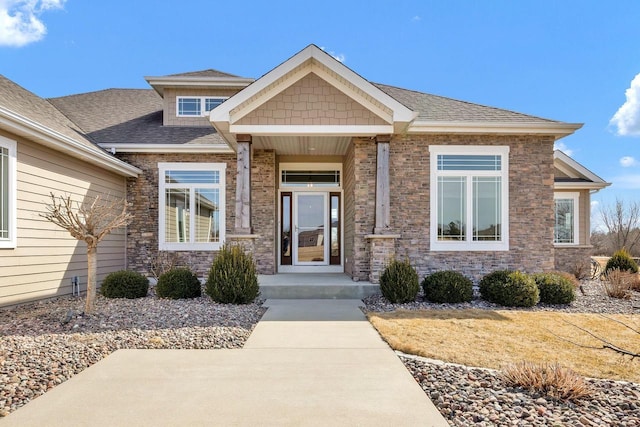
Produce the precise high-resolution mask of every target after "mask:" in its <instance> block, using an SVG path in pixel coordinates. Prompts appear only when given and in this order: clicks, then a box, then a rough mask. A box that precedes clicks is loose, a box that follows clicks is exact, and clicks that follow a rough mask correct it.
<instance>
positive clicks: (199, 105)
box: [176, 96, 227, 117]
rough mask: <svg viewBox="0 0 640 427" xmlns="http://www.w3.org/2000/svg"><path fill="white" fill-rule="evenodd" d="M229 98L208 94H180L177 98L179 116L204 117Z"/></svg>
mask: <svg viewBox="0 0 640 427" xmlns="http://www.w3.org/2000/svg"><path fill="white" fill-rule="evenodd" d="M226 99H227V98H224V97H215V98H213V97H206V96H179V97H177V99H176V104H177V105H176V113H177V116H178V117H203V116H205V115H206V113H208V112H209V111H211V110H213V109H214V108H216V107H217V106H218V105H220V104H222V103H223V102H224V101H225V100H226Z"/></svg>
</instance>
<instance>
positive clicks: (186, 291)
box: [156, 268, 202, 299]
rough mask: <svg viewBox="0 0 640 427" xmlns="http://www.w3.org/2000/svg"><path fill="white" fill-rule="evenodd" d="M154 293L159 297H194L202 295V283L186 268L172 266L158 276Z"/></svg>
mask: <svg viewBox="0 0 640 427" xmlns="http://www.w3.org/2000/svg"><path fill="white" fill-rule="evenodd" d="M156 294H157V295H158V296H159V297H160V298H170V299H180V298H196V297H199V296H200V295H202V285H200V280H198V277H197V276H196V275H195V274H194V273H193V272H192V271H191V270H189V269H188V268H174V269H171V270H169V271H167V272H164V273H162V274H161V275H160V277H158V284H157V285H156Z"/></svg>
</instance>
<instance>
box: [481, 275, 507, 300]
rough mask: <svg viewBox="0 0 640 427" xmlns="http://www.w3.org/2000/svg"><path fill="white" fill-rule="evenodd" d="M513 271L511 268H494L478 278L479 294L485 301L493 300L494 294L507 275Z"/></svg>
mask: <svg viewBox="0 0 640 427" xmlns="http://www.w3.org/2000/svg"><path fill="white" fill-rule="evenodd" d="M511 273H513V271H512V270H496V271H494V272H491V273H489V274H487V275H486V276H484V277H483V278H482V279H481V280H480V285H479V287H480V296H481V297H482V299H484V300H487V301H492V302H493V301H495V299H496V298H497V297H496V295H497V294H498V293H499V290H500V288H501V287H502V286H504V284H505V283H507V279H508V278H509V275H510V274H511Z"/></svg>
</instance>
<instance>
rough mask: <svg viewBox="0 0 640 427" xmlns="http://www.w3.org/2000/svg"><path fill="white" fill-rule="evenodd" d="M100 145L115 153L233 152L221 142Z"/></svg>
mask: <svg viewBox="0 0 640 427" xmlns="http://www.w3.org/2000/svg"><path fill="white" fill-rule="evenodd" d="M98 145H100V147H102V148H104V149H105V150H107V151H109V150H111V149H113V150H115V152H116V153H233V150H232V149H231V148H230V147H229V146H228V145H223V144H206V145H205V144H128V143H118V144H110V143H102V144H98Z"/></svg>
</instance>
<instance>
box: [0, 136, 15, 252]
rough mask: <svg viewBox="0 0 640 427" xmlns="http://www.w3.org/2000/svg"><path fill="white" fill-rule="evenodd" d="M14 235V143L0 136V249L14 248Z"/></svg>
mask: <svg viewBox="0 0 640 427" xmlns="http://www.w3.org/2000/svg"><path fill="white" fill-rule="evenodd" d="M16 233H17V227H16V142H15V141H12V140H10V139H7V138H4V137H2V136H0V248H15V247H16Z"/></svg>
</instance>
